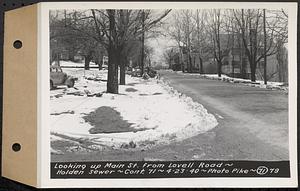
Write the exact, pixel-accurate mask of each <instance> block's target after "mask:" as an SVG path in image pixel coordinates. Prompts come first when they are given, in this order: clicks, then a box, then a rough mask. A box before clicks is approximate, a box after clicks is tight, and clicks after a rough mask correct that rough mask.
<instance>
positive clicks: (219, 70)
mask: <svg viewBox="0 0 300 191" xmlns="http://www.w3.org/2000/svg"><path fill="white" fill-rule="evenodd" d="M217 63H218V64H217V65H218V66H217V67H218V76H219V77H221V74H222V61H221V60H218V61H217Z"/></svg>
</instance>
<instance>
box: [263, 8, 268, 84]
mask: <svg viewBox="0 0 300 191" xmlns="http://www.w3.org/2000/svg"><path fill="white" fill-rule="evenodd" d="M263 13H264V83H265V85H267V31H266V9H263Z"/></svg>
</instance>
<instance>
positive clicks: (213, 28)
mask: <svg viewBox="0 0 300 191" xmlns="http://www.w3.org/2000/svg"><path fill="white" fill-rule="evenodd" d="M209 16H210V18H211V19H210V20H209V21H208V22H209V24H208V26H209V30H210V35H211V39H212V44H213V52H214V58H215V60H216V61H217V73H218V76H219V77H221V74H222V59H223V57H224V56H225V55H224V54H223V50H222V47H221V46H222V42H221V40H222V39H221V32H222V31H221V24H222V22H223V20H222V15H221V10H220V9H214V10H210V11H209Z"/></svg>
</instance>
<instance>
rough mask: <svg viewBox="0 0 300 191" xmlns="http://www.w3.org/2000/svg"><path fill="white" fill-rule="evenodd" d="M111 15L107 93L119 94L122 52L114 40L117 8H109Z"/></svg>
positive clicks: (109, 14)
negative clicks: (119, 65)
mask: <svg viewBox="0 0 300 191" xmlns="http://www.w3.org/2000/svg"><path fill="white" fill-rule="evenodd" d="M107 13H108V16H109V33H110V38H109V47H108V75H107V85H106V88H107V93H113V94H118V93H119V84H118V63H119V59H120V52H119V49H118V48H117V46H116V44H115V43H114V42H113V40H114V39H116V35H117V34H116V21H115V10H107Z"/></svg>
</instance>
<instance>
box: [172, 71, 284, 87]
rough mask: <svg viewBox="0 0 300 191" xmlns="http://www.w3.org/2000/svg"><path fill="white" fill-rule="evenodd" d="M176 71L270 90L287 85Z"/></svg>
mask: <svg viewBox="0 0 300 191" xmlns="http://www.w3.org/2000/svg"><path fill="white" fill-rule="evenodd" d="M176 73H178V74H181V75H190V76H199V77H201V78H207V79H212V80H221V81H224V82H229V83H242V84H245V85H247V86H252V87H259V88H266V89H271V90H283V91H285V92H288V86H286V85H285V84H284V83H283V82H267V85H265V84H264V81H261V80H257V81H256V82H251V80H249V79H242V78H232V77H229V76H227V75H224V74H222V75H221V77H219V76H218V75H217V74H198V73H183V72H182V71H176Z"/></svg>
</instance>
